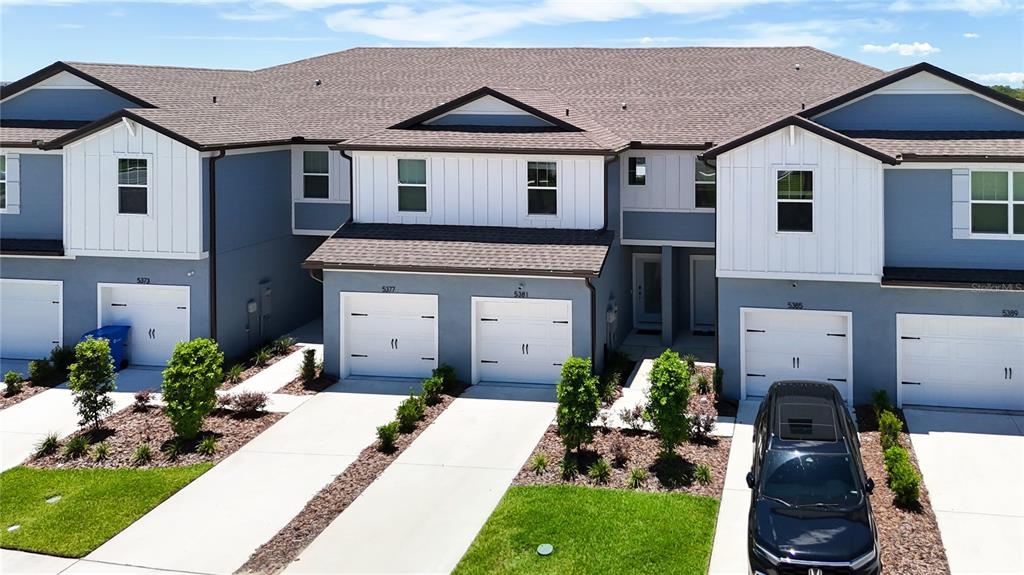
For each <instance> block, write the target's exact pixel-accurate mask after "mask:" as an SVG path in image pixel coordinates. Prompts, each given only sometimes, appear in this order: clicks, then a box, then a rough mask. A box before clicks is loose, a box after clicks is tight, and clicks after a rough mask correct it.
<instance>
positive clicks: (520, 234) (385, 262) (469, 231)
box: [303, 223, 613, 277]
mask: <svg viewBox="0 0 1024 575" xmlns="http://www.w3.org/2000/svg"><path fill="white" fill-rule="evenodd" d="M612 237H613V233H612V232H610V231H600V230H563V229H542V228H506V227H486V226H440V225H405V224H360V223H348V224H346V225H344V226H342V227H341V228H340V229H339V230H338V231H337V232H335V233H334V235H333V236H331V237H330V238H328V239H327V241H325V242H324V243H323V244H322V245H321V246H320V247H319V248H317V250H316V251H315V252H313V254H312V255H310V256H309V258H308V259H307V260H306V262H305V263H304V264H303V267H306V268H310V269H356V270H369V269H373V270H400V271H444V272H464V273H481V274H488V273H491V274H494V273H515V274H533V275H553V276H579V277H593V276H596V275H598V274H599V273H600V272H601V267H602V266H603V265H604V260H605V256H607V254H608V246H609V245H611V242H612Z"/></svg>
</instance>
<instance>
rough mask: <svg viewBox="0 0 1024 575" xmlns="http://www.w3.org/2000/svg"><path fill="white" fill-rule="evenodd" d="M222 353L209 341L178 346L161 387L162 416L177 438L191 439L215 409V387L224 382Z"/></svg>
mask: <svg viewBox="0 0 1024 575" xmlns="http://www.w3.org/2000/svg"><path fill="white" fill-rule="evenodd" d="M223 367H224V354H223V353H221V351H220V349H218V348H217V342H215V341H213V340H212V339H206V338H198V339H194V340H192V341H186V342H181V343H178V344H177V345H175V346H174V353H173V354H171V360H170V362H169V363H168V366H167V369H165V370H164V374H163V375H164V381H163V386H162V388H161V390H162V392H163V401H164V404H165V407H164V413H165V414H167V418H168V419H169V420H170V422H171V429H172V430H173V431H174V434H175V435H176V436H177V437H180V438H181V439H184V440H187V441H188V440H192V439H195V437H196V436H197V435H198V434H199V431H200V430H201V429H202V428H203V421H204V420H205V419H206V416H207V415H209V414H210V412H212V411H213V410H214V408H216V407H217V388H218V387H219V386H220V384H221V382H222V381H223V379H224V374H223Z"/></svg>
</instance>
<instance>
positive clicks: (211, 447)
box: [196, 435, 217, 457]
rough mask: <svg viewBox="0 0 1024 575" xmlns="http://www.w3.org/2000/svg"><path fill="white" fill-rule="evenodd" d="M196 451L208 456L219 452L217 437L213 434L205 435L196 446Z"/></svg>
mask: <svg viewBox="0 0 1024 575" xmlns="http://www.w3.org/2000/svg"><path fill="white" fill-rule="evenodd" d="M196 453H198V454H199V455H205V456H207V457H209V456H211V455H213V454H214V453H217V438H216V437H214V436H212V435H208V436H206V437H204V438H203V439H202V441H200V442H199V445H197V446H196Z"/></svg>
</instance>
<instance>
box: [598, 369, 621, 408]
mask: <svg viewBox="0 0 1024 575" xmlns="http://www.w3.org/2000/svg"><path fill="white" fill-rule="evenodd" d="M621 385H622V373H621V372H618V371H605V373H604V374H603V375H602V376H601V379H600V380H599V389H598V393H600V394H601V401H602V402H604V403H608V402H610V401H612V400H613V399H615V391H616V390H617V389H619V387H620V386H621Z"/></svg>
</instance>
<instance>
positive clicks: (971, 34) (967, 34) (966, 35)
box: [964, 32, 981, 40]
mask: <svg viewBox="0 0 1024 575" xmlns="http://www.w3.org/2000/svg"><path fill="white" fill-rule="evenodd" d="M964 38H967V39H968V40H973V39H975V38H981V34H975V33H974V32H964Z"/></svg>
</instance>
